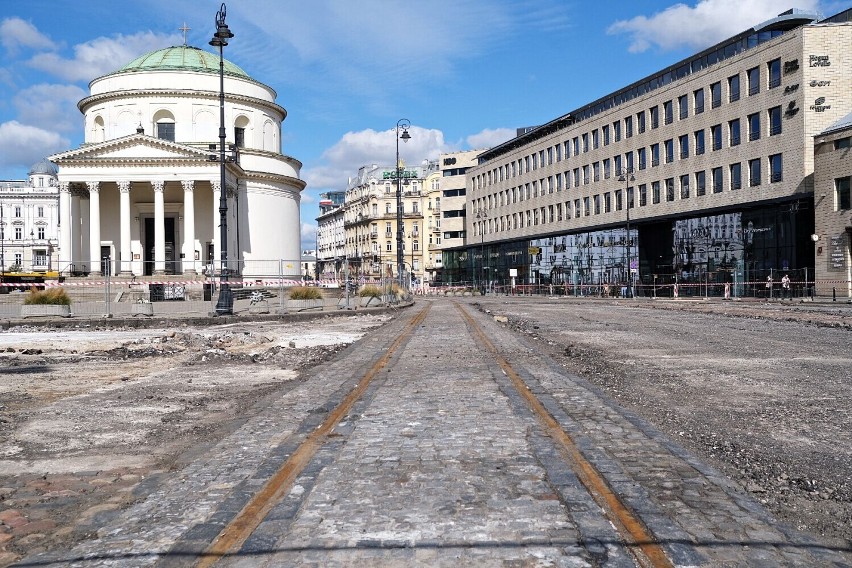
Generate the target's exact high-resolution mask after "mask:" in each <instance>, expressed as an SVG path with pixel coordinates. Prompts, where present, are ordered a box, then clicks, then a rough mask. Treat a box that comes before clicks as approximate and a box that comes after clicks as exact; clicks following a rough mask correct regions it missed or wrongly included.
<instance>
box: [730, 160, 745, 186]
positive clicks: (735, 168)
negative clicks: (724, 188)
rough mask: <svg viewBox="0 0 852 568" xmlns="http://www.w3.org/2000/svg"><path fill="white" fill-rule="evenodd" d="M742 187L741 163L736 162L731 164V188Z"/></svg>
mask: <svg viewBox="0 0 852 568" xmlns="http://www.w3.org/2000/svg"><path fill="white" fill-rule="evenodd" d="M742 187H743V170H742V164H740V163H739V162H737V163H736V164H731V189H741V188H742Z"/></svg>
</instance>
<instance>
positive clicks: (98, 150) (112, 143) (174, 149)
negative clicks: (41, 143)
mask: <svg viewBox="0 0 852 568" xmlns="http://www.w3.org/2000/svg"><path fill="white" fill-rule="evenodd" d="M214 153H215V152H214ZM209 154H210V151H209V150H207V149H201V148H194V147H192V146H185V145H183V144H177V143H175V142H169V141H168V140H160V139H159V138H154V137H153V136H146V135H145V134H131V135H129V136H124V137H122V138H116V139H114V140H107V141H106V142H100V143H97V144H85V145H83V146H80V147H79V148H75V149H73V150H68V151H66V152H61V153H59V154H54V155H53V156H50V157H49V159H50V161H52V162H54V163H55V164H57V165H61V164H62V163H63V162H74V161H77V160H85V161H86V162H91V161H93V160H105V161H122V160H129V161H135V160H146V161H147V160H175V159H177V160H207V157H208V155H209Z"/></svg>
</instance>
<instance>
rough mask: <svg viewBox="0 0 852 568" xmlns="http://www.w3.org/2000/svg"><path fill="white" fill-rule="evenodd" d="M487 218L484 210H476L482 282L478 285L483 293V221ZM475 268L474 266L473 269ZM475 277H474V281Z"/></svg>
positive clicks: (484, 277)
mask: <svg viewBox="0 0 852 568" xmlns="http://www.w3.org/2000/svg"><path fill="white" fill-rule="evenodd" d="M487 218H488V212H487V211H485V209H482V208H480V209H477V210H476V220H477V223H478V224H479V253H480V255H481V256H482V282H481V283H480V288H481V289H482V291H483V292H484V291H485V286H486V283H485V279H486V275H485V270H486V269H485V219H487ZM475 268H476V266H474V269H475ZM475 278H476V277H475V276H474V279H475Z"/></svg>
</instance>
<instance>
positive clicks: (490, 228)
mask: <svg viewBox="0 0 852 568" xmlns="http://www.w3.org/2000/svg"><path fill="white" fill-rule="evenodd" d="M764 168H766V169H765V170H764ZM783 172H784V164H783V156H782V154H772V155H770V156H769V157H768V158H767V159H763V158H753V159H750V160H746V161H745V162H733V163H731V164H729V165H728V166H727V167H713V168H710V169H708V170H699V171H696V172H693V173H691V174H683V175H680V176H677V177H668V178H664V179H660V180H656V181H652V182H651V183H642V184H638V185H636V186H635V189H634V187H627V188H626V191H627V202H628V207H630V208H631V209H632V208H635V207H646V206H648V205H656V204H660V203H664V202H666V203H668V202H672V201H676V200H677V199H689V198H690V197H691V196H693V195H694V196H696V197H702V196H704V195H707V194H713V193H722V192H723V191H725V190H726V189H727V190H729V191H736V190H739V189H742V188H743V187H744V186H748V187H756V186H760V185H761V184H763V183H765V182H768V183H778V182H781V181H783V178H784V175H783ZM537 187H539V184H538V183H532V184H529V183H527V184H524V185H523V186H516V187H513V188H511V189H507V190H505V191H501V192H499V193H498V194H493V195H489V196H488V198H487V201H483V200H477V201H475V202H474V203H473V210H480V209H483V210H491V209H494V208H496V207H500V206H504V205H510V204H515V203H519V202H523V201H525V200H530V199H534V198H536V197H538V196H539V194H537V193H535V191H537V189H536V188H537ZM542 187H544V186H543V185H542ZM558 187H559V186H558V185H556V186H555V188H556V189H555V191H557V192H558V191H559V189H558ZM846 187H847V190H846V194H847V195H848V181H847V185H846ZM547 193H554V186H550V187H549V188H548V189H547ZM623 193H624V191H623V188H622V189H615V190H612V191H607V192H603V193H599V194H596V195H591V196H586V197H578V198H574V199H569V200H567V201H565V202H564V203H555V204H550V205H545V206H540V207H536V208H532V209H529V210H527V211H525V212H520V213H514V214H506V215H502V216H498V217H495V218H494V219H488V220H484V221H480V222H477V223H475V224H474V232H475V233H476V234H480V235H481V234H482V231H485V233H486V234H487V233H496V232H500V231H504V230H511V229H523V228H524V227H530V226H536V225H540V224H544V223H558V222H561V221H563V220H567V219H571V218H579V217H588V216H591V215H600V214H605V213H610V212H612V211H621V210H622V208H623ZM637 193H638V195H635V194H637ZM542 195H544V194H542ZM483 199H485V198H483Z"/></svg>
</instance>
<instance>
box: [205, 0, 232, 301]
mask: <svg viewBox="0 0 852 568" xmlns="http://www.w3.org/2000/svg"><path fill="white" fill-rule="evenodd" d="M226 13H227V10H226V9H225V3H224V2H223V3H222V7H221V8H219V11H218V12H216V33H214V34H213V39H211V40H210V45H212V46H213V47H218V48H219V228H220V233H219V240H220V241H221V242H220V246H221V248H222V268H221V271H220V274H219V277H220V279H221V283H220V285H219V299H218V301H217V302H216V315H220V316H221V315H226V314H233V313H234V296H233V295H232V294H231V288H230V287H229V286H228V192H227V190H226V188H225V59H224V57H223V54H222V48H223V47H225V46H226V45H228V40H229V39H231V38H232V37H234V34H232V33H231V30H229V29H228V24H226V23H225V15H226Z"/></svg>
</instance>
